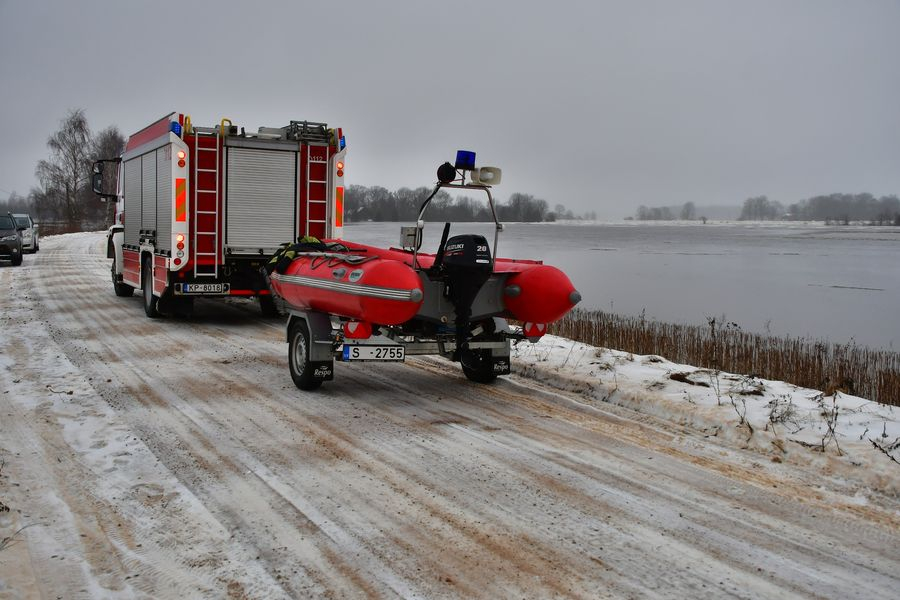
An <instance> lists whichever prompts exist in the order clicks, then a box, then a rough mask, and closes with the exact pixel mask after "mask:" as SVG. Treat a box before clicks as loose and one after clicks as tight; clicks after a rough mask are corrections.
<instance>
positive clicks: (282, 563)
mask: <svg viewBox="0 0 900 600" xmlns="http://www.w3.org/2000/svg"><path fill="white" fill-rule="evenodd" d="M104 242H105V238H104V236H103V235H102V234H96V233H94V234H72V235H66V236H58V237H50V238H46V239H44V240H42V244H41V252H40V253H38V254H36V255H29V256H27V257H26V258H25V264H24V266H23V267H16V268H13V267H8V266H0V327H2V332H3V339H4V344H3V347H2V354H0V392H2V393H0V465H2V466H0V502H2V506H0V510H2V508H3V507H4V506H5V507H8V508H9V510H8V511H2V512H0V598H19V597H23V598H24V597H44V598H56V597H65V598H131V597H142V598H143V597H146V598H174V597H179V598H180V597H186V598H192V597H198V598H223V597H227V598H303V597H321V596H325V597H336V598H345V597H388V598H390V597H397V596H400V597H421V598H435V597H477V598H498V597H533V598H545V597H584V598H603V597H616V598H620V597H624V598H629V597H633V598H645V597H651V598H652V597H660V598H664V597H668V598H697V597H741V598H771V597H779V598H791V597H801V598H808V597H817V598H818V597H827V598H873V597H896V596H897V595H898V593H900V501H898V500H897V499H896V498H892V497H890V496H880V497H879V498H878V501H877V502H874V501H871V500H865V501H861V500H860V499H859V498H858V497H857V496H855V495H854V494H853V493H852V489H851V486H848V485H847V484H846V482H845V481H843V480H842V479H841V478H839V477H837V476H830V475H829V474H826V473H822V472H821V471H820V470H819V469H818V468H817V466H816V465H818V464H820V463H810V464H807V465H802V464H788V463H778V462H772V461H769V460H767V458H766V457H765V456H762V455H760V454H758V453H754V452H750V451H746V450H739V449H732V448H729V447H727V446H724V445H721V444H719V443H718V442H714V441H712V440H709V439H706V438H704V436H703V435H702V434H701V433H698V432H694V431H687V430H683V428H680V427H677V426H674V425H670V424H667V423H664V422H660V421H657V420H655V419H652V418H650V417H643V416H641V415H640V414H638V413H633V412H630V411H628V410H627V409H624V408H616V407H609V409H608V410H606V409H602V410H600V409H597V408H595V407H592V406H588V405H586V404H582V403H580V402H579V401H578V398H577V396H574V395H573V396H568V395H566V394H564V393H561V392H558V391H552V390H550V389H549V388H547V389H545V388H544V387H543V386H542V385H541V384H540V383H539V382H536V381H533V380H528V379H524V378H517V377H510V378H505V379H503V380H501V381H498V382H497V384H495V385H493V386H478V385H476V384H472V383H470V382H468V381H467V380H466V379H465V378H464V377H463V376H462V374H461V372H459V369H458V367H457V366H455V365H452V364H449V363H445V362H443V361H440V360H434V359H417V360H409V361H408V362H407V363H406V364H375V363H368V364H357V365H351V366H347V365H342V364H337V365H336V375H335V381H334V382H330V383H327V384H325V385H324V386H323V387H322V388H321V389H320V390H318V391H316V392H312V393H304V392H301V391H299V390H297V389H296V388H295V387H294V386H293V384H292V382H291V380H290V376H289V375H288V370H287V364H286V354H287V344H286V343H285V341H284V331H283V324H282V323H281V322H280V321H279V320H272V319H263V318H262V317H260V316H259V311H258V309H257V307H256V305H255V304H250V303H244V302H222V301H216V302H213V301H203V302H198V303H197V306H196V310H195V316H194V317H192V318H191V319H158V320H150V319H147V318H146V317H145V316H144V314H143V310H142V308H141V304H140V299H139V298H138V296H137V295H135V296H134V297H133V298H130V299H123V298H117V297H116V296H115V295H114V294H113V291H112V286H111V283H110V281H109V261H108V259H106V257H105V246H104ZM23 527H24V529H22V528H23Z"/></svg>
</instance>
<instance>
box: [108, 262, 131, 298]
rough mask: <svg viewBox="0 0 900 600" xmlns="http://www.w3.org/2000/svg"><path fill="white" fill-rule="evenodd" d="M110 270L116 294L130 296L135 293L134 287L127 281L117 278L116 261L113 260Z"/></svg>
mask: <svg viewBox="0 0 900 600" xmlns="http://www.w3.org/2000/svg"><path fill="white" fill-rule="evenodd" d="M109 270H110V272H111V273H112V282H113V290H115V292H116V296H120V297H122V298H130V297H131V296H132V294H134V288H133V287H131V286H130V285H128V284H127V283H124V282H122V281H118V280H116V261H113V262H112V265H111V266H110V268H109Z"/></svg>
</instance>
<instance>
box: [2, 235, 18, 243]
mask: <svg viewBox="0 0 900 600" xmlns="http://www.w3.org/2000/svg"><path fill="white" fill-rule="evenodd" d="M17 237H18V236H16V235H4V236H3V237H2V238H0V242H14V241H16V238H17Z"/></svg>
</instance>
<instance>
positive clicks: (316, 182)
mask: <svg viewBox="0 0 900 600" xmlns="http://www.w3.org/2000/svg"><path fill="white" fill-rule="evenodd" d="M319 147H320V146H313V145H312V144H310V145H309V146H307V148H306V231H305V232H304V234H305V235H311V236H314V237H318V238H323V237H326V236H327V235H328V176H327V173H328V166H327V165H328V149H327V147H325V158H324V159H314V158H313V152H312V150H313V148H319ZM313 165H325V166H324V167H323V168H322V169H321V173H322V174H323V175H325V179H313ZM316 170H319V169H316ZM314 205H319V206H321V207H322V210H321V216H322V218H321V219H313V218H312V216H313V211H312V207H313V206H314ZM317 212H318V211H317ZM313 225H316V227H315V228H313V227H312V226H313ZM319 230H321V232H320V231H319Z"/></svg>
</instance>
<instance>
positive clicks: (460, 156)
mask: <svg viewBox="0 0 900 600" xmlns="http://www.w3.org/2000/svg"><path fill="white" fill-rule="evenodd" d="M455 166H456V168H457V169H463V170H466V171H471V170H473V169H474V168H475V153H474V152H470V151H469V150H457V152H456V165H455Z"/></svg>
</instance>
